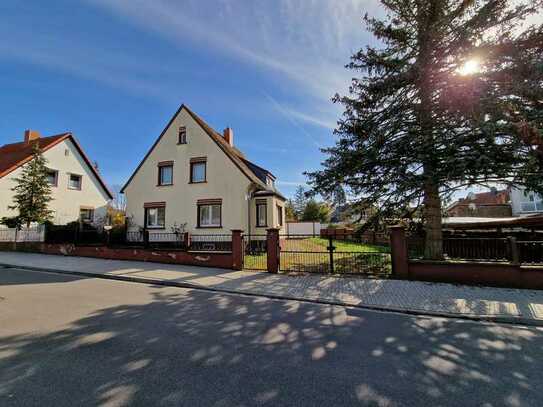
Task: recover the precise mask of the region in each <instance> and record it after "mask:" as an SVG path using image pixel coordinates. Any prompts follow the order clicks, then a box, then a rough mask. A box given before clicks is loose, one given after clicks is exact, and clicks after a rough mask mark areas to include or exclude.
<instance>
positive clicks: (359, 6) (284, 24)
mask: <svg viewBox="0 0 543 407" xmlns="http://www.w3.org/2000/svg"><path fill="white" fill-rule="evenodd" d="M88 1H89V2H90V3H91V4H94V5H96V6H99V7H102V8H104V9H106V10H109V11H110V12H112V13H114V14H116V15H118V16H120V17H121V18H123V19H128V20H129V21H132V22H133V23H135V24H137V25H139V26H141V27H143V28H145V29H147V30H150V31H153V32H157V33H159V34H160V35H163V36H165V37H166V38H168V39H170V40H171V41H173V42H174V43H175V44H179V45H183V44H184V43H185V42H186V41H187V40H191V41H194V42H196V43H197V44H199V45H200V46H204V47H207V48H211V49H213V50H215V51H218V52H221V53H222V54H223V55H225V56H227V57H228V56H230V57H232V58H234V59H238V60H239V59H241V60H242V61H244V62H246V63H252V64H254V65H257V66H260V67H262V68H264V69H268V70H271V71H274V72H276V73H278V74H280V75H283V76H285V77H287V78H288V79H290V80H293V81H295V82H297V83H298V84H299V85H301V88H300V89H301V90H302V91H306V92H309V93H311V94H313V95H314V96H317V97H318V98H320V99H321V100H323V101H324V100H325V101H327V102H328V100H329V99H330V97H331V96H332V95H333V94H334V93H335V92H337V91H342V90H346V87H347V86H348V80H349V76H350V74H349V73H348V72H347V71H346V70H345V69H344V68H343V65H344V64H345V63H346V62H347V59H348V56H349V55H350V53H351V51H352V50H353V49H354V48H358V47H360V46H361V45H363V42H364V41H363V39H364V38H365V37H364V36H365V33H364V30H362V29H361V27H360V21H361V16H362V13H363V11H368V10H370V11H371V9H372V7H374V6H375V3H376V2H375V0H342V1H337V0H323V1H319V2H301V1H294V0H277V1H274V2H269V1H263V0H258V1H251V2H246V1H243V2H242V1H209V2H205V5H206V6H203V5H202V2H201V1H195V0H192V1H185V2H182V3H181V2H172V1H165V0H154V1H147V0H88Z"/></svg>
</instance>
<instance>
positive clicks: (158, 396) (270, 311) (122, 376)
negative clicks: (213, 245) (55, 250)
mask: <svg viewBox="0 0 543 407" xmlns="http://www.w3.org/2000/svg"><path fill="white" fill-rule="evenodd" d="M0 298H1V299H0V405H2V406H40V407H41V406H55V407H56V406H75V405H77V406H87V405H88V406H94V405H103V406H122V405H135V406H154V405H186V406H221V407H228V406H242V405H243V406H253V405H260V406H268V405H269V406H350V405H368V406H369V405H371V406H424V405H427V406H473V405H477V406H483V405H484V406H541V405H543V394H542V392H541V389H540V387H541V386H540V383H541V369H540V367H541V355H542V347H543V331H542V330H541V329H540V328H523V327H519V326H500V325H494V324H483V323H474V322H468V321H458V320H451V319H442V318H427V317H413V316H407V315H399V314H393V313H378V312H373V311H363V310H357V309H349V308H344V307H337V306H328V305H317V304H309V303H301V302H297V301H277V300H268V299H264V298H255V297H247V296H239V295H223V294H218V293H210V292H206V291H201V290H187V289H181V288H171V287H158V286H150V285H145V284H135V283H126V282H116V281H109V280H103V279H93V278H79V277H73V276H67V275H62V274H50V273H43V272H29V271H24V270H15V269H9V270H0Z"/></svg>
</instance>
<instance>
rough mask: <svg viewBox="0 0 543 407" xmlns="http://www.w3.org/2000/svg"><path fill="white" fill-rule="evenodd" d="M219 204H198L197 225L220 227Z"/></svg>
mask: <svg viewBox="0 0 543 407" xmlns="http://www.w3.org/2000/svg"><path fill="white" fill-rule="evenodd" d="M221 213H222V208H221V204H219V203H215V204H198V227H200V228H210V227H221V226H222V219H221V215H222V214H221Z"/></svg>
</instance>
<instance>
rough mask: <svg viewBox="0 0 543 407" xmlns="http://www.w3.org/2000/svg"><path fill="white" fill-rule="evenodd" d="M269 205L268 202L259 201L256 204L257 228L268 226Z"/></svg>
mask: <svg viewBox="0 0 543 407" xmlns="http://www.w3.org/2000/svg"><path fill="white" fill-rule="evenodd" d="M267 212H268V205H267V204H266V201H257V202H256V226H257V227H260V228H262V227H266V226H268V214H267Z"/></svg>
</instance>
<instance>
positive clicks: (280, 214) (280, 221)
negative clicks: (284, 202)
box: [277, 205, 283, 226]
mask: <svg viewBox="0 0 543 407" xmlns="http://www.w3.org/2000/svg"><path fill="white" fill-rule="evenodd" d="M277 223H278V224H279V226H283V207H282V206H281V205H277Z"/></svg>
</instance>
